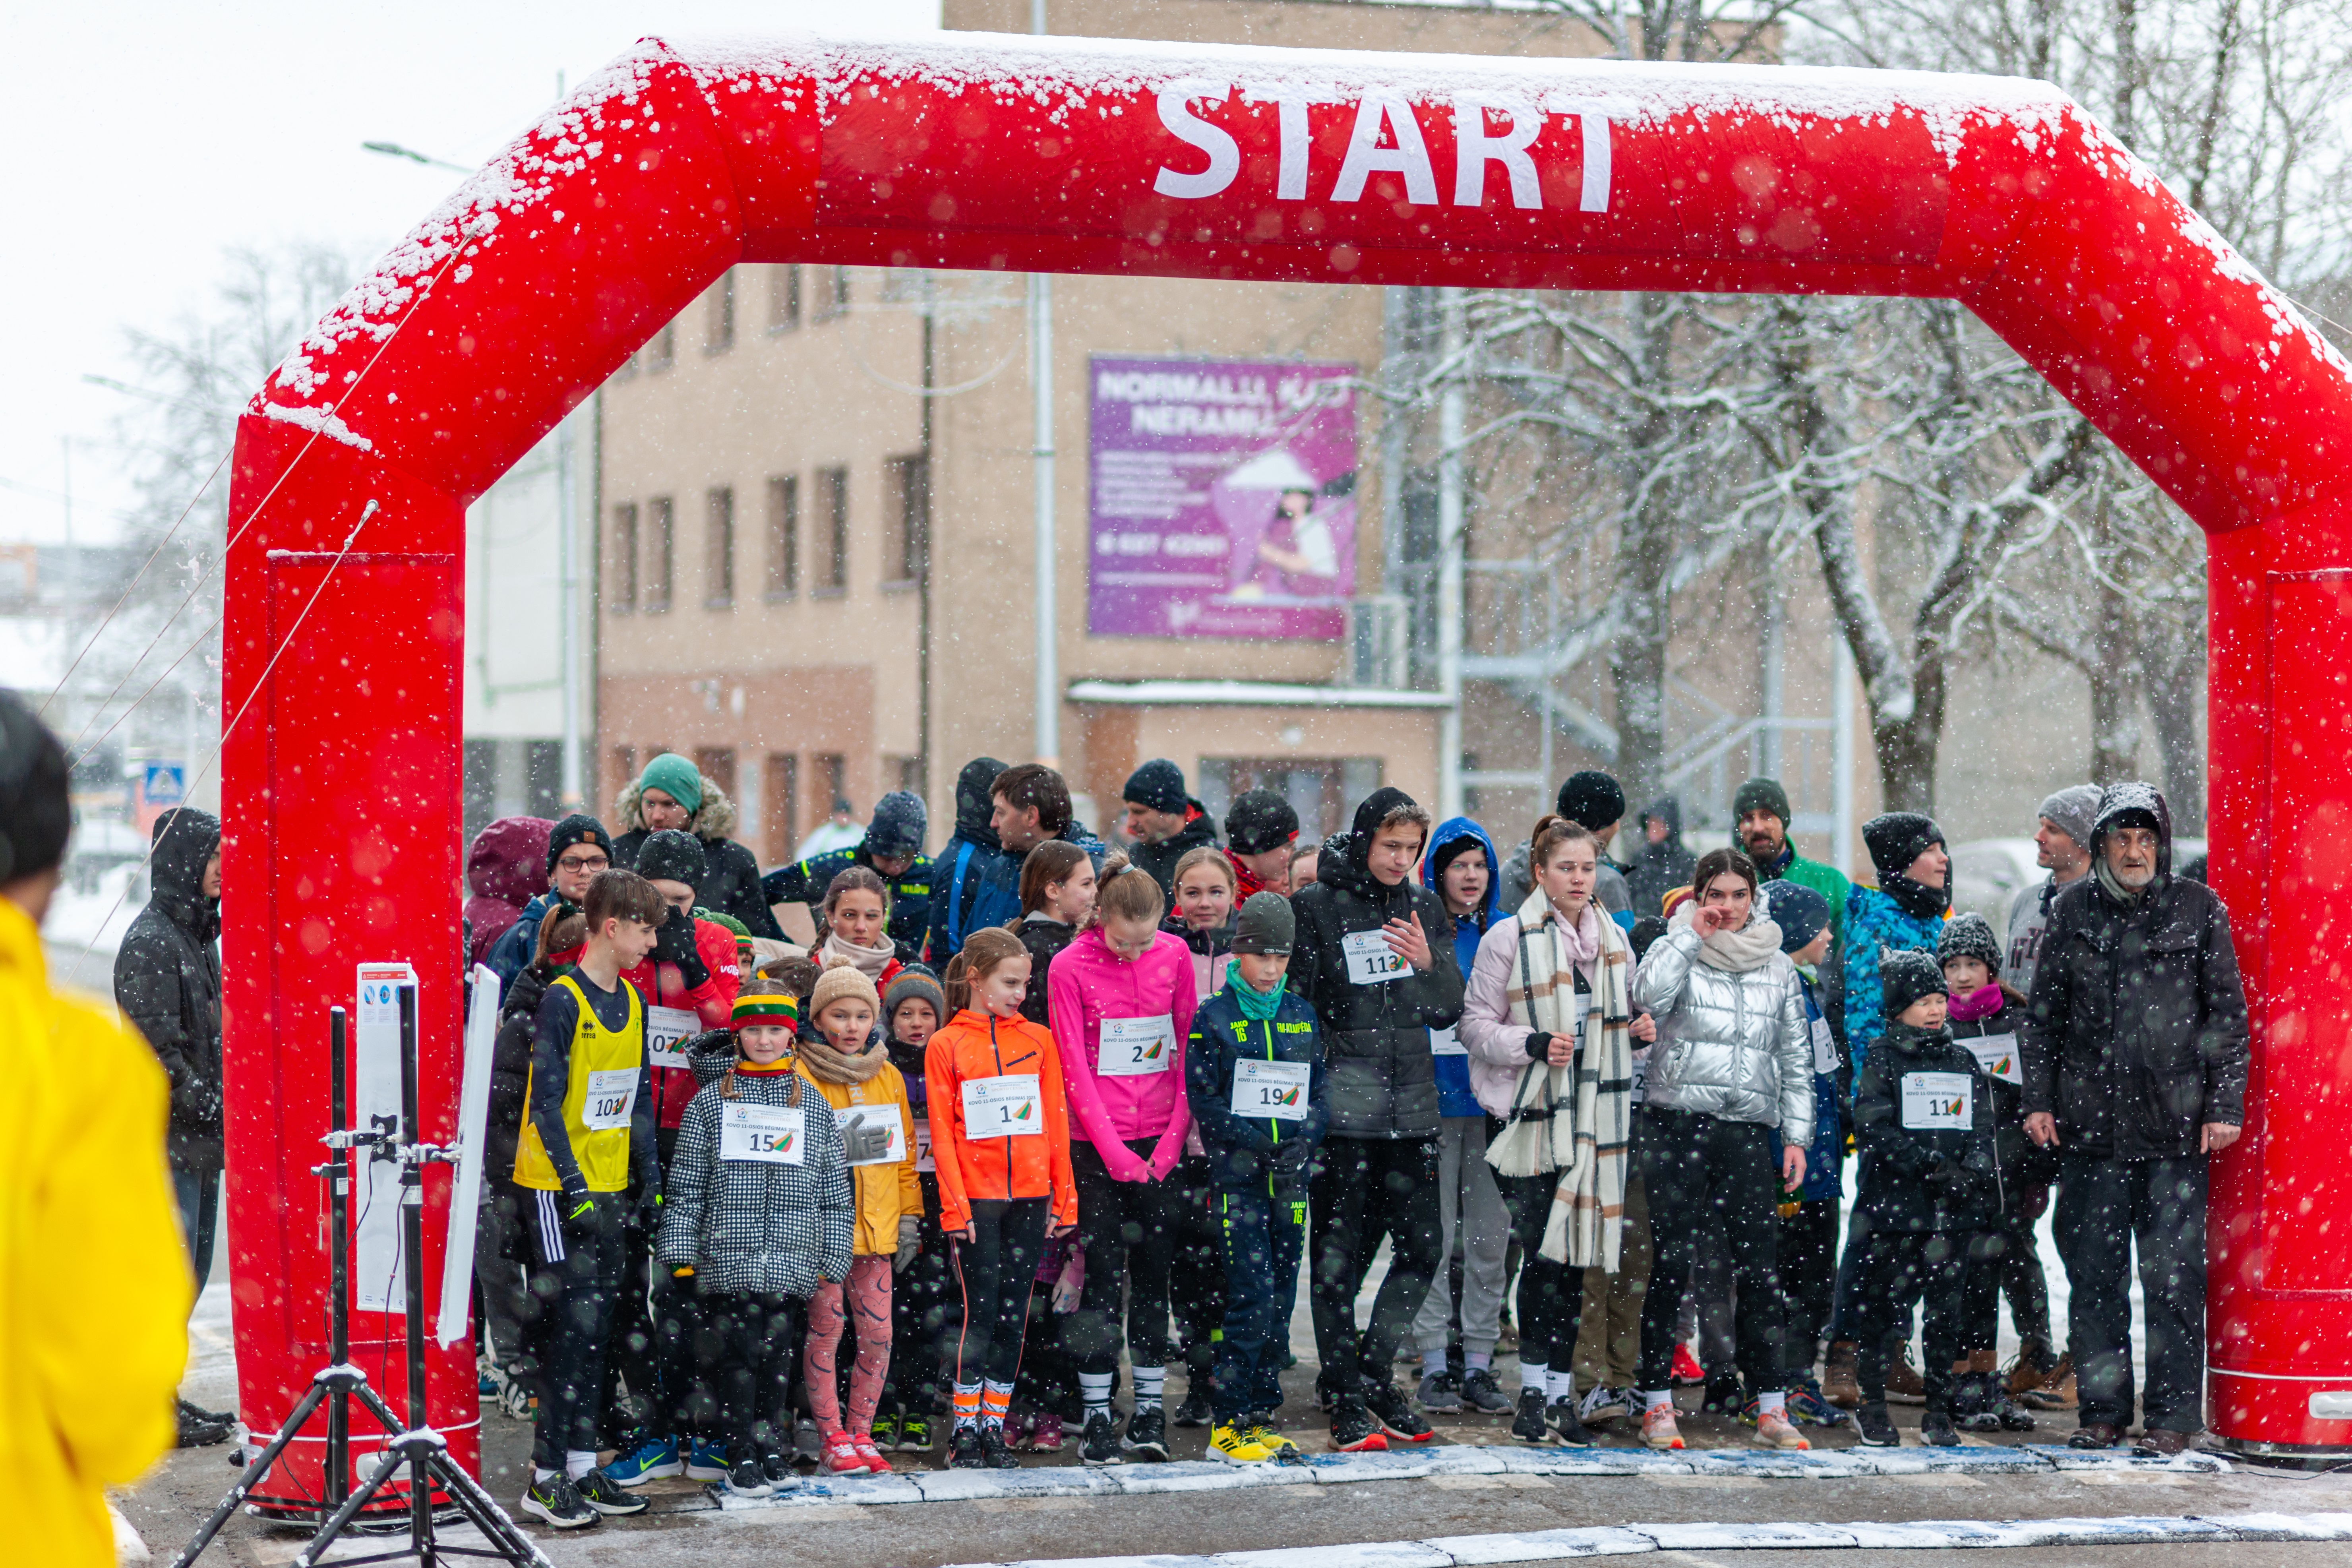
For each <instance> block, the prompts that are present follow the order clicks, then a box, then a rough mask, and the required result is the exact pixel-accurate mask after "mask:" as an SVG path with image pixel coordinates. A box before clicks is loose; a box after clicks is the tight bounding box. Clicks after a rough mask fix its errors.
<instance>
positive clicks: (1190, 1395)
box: [1174, 1377, 1216, 1426]
mask: <svg viewBox="0 0 2352 1568" xmlns="http://www.w3.org/2000/svg"><path fill="white" fill-rule="evenodd" d="M1215 1415H1216V1413H1215V1412H1214V1411H1213V1410H1211V1409H1210V1408H1209V1380H1208V1379H1207V1378H1205V1377H1199V1378H1194V1379H1193V1380H1192V1387H1191V1388H1189V1389H1187V1390H1185V1393H1184V1403H1183V1404H1181V1405H1178V1406H1177V1407H1176V1415H1175V1416H1174V1420H1175V1422H1176V1425H1177V1426H1208V1425H1209V1424H1210V1422H1211V1421H1212V1420H1213V1418H1214V1417H1215Z"/></svg>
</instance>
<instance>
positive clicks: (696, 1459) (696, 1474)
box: [686, 1437, 727, 1481]
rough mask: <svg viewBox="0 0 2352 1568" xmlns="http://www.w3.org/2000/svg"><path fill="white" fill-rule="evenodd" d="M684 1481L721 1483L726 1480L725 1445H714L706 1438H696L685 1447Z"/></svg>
mask: <svg viewBox="0 0 2352 1568" xmlns="http://www.w3.org/2000/svg"><path fill="white" fill-rule="evenodd" d="M686 1479H688V1480H689V1481H723V1480H725V1479H727V1445H726V1444H724V1443H714V1442H712V1441H711V1440H710V1439H709V1438H708V1437H697V1438H695V1439H694V1440H693V1441H692V1442H691V1443H688V1445H687V1448H686Z"/></svg>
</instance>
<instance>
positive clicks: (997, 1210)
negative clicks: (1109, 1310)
mask: <svg viewBox="0 0 2352 1568" xmlns="http://www.w3.org/2000/svg"><path fill="white" fill-rule="evenodd" d="M1052 1202H1053V1200H1052V1199H1051V1198H1009V1199H1008V1198H975V1199H973V1200H972V1205H971V1228H972V1233H973V1238H972V1239H971V1241H957V1242H950V1244H949V1249H950V1258H952V1260H953V1262H954V1265H955V1276H956V1283H957V1286H958V1288H959V1289H960V1290H961V1294H962V1297H963V1332H961V1334H959V1335H957V1336H956V1338H955V1339H954V1340H953V1341H952V1342H951V1344H950V1348H951V1350H952V1352H953V1355H954V1359H953V1360H952V1361H950V1363H948V1368H947V1370H948V1373H949V1375H950V1377H952V1378H953V1379H954V1380H955V1381H956V1383H957V1384H960V1385H961V1386H962V1387H966V1388H970V1387H972V1386H975V1385H977V1384H983V1383H984V1384H997V1385H1001V1386H1002V1388H1003V1394H1004V1399H1005V1401H1006V1403H1007V1404H1010V1402H1011V1400H1012V1397H1013V1373H1017V1372H1019V1371H1020V1370H1021V1342H1022V1336H1023V1334H1024V1331H1026V1330H1027V1328H1028V1326H1029V1288H1030V1286H1031V1285H1032V1284H1033V1283H1034V1281H1035V1279H1036V1278H1037V1263H1038V1260H1039V1258H1042V1257H1043V1256H1044V1254H1045V1226H1046V1211H1047V1209H1048V1207H1049V1206H1050V1205H1051V1204H1052ZM1090 1277H1091V1276H1090ZM958 1414H959V1415H961V1414H963V1412H961V1410H959V1412H958Z"/></svg>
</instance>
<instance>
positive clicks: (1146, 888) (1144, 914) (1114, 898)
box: [1095, 866, 1168, 926]
mask: <svg viewBox="0 0 2352 1568" xmlns="http://www.w3.org/2000/svg"><path fill="white" fill-rule="evenodd" d="M1095 907H1096V908H1097V910H1101V912H1102V917H1103V919H1105V920H1109V919H1111V918H1112V917H1113V916H1116V917H1118V919H1120V920H1123V921H1138V922H1140V923H1142V924H1146V925H1155V926H1156V925H1158V924H1159V923H1160V916H1161V915H1162V914H1164V913H1166V912H1167V909H1168V900H1167V898H1166V896H1165V895H1164V894H1162V893H1161V892H1160V884H1159V882H1158V881H1157V880H1155V879H1153V877H1152V875H1151V873H1150V872H1149V871H1147V870H1145V869H1144V868H1142V867H1140V866H1129V867H1128V868H1125V869H1124V870H1122V871H1120V872H1119V873H1118V875H1117V876H1116V877H1111V878H1109V879H1106V880H1105V881H1104V882H1103V884H1102V886H1101V888H1100V889H1099V890H1097V892H1096V894H1095Z"/></svg>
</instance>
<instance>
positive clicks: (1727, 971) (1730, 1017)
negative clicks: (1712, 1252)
mask: <svg viewBox="0 0 2352 1568" xmlns="http://www.w3.org/2000/svg"><path fill="white" fill-rule="evenodd" d="M1692 886H1693V889H1694V893H1695V896H1694V897H1693V898H1692V899H1691V900H1690V901H1689V902H1687V903H1685V904H1684V905H1683V906H1682V907H1681V908H1679V909H1677V910H1675V914H1674V918H1673V921H1672V923H1671V925H1670V926H1669V928H1668V930H1667V931H1666V934H1665V935H1664V936H1662V937H1660V938H1659V939H1658V940H1657V942H1655V943H1654V944H1653V945H1652V946H1651V948H1650V951H1649V952H1648V954H1647V955H1646V956H1644V957H1643V960H1642V967H1641V969H1640V971H1639V972H1638V973H1636V974H1635V975H1634V977H1633V1005H1634V1006H1635V1007H1636V1008H1637V1009H1646V1010H1647V1011H1648V1012H1649V1013H1650V1015H1651V1016H1652V1017H1653V1018H1654V1019H1655V1020H1656V1023H1657V1026H1658V1042H1657V1044H1656V1045H1654V1046H1653V1047H1651V1048H1650V1069H1649V1075H1648V1085H1647V1094H1646V1095H1645V1097H1644V1100H1643V1114H1642V1154H1641V1161H1642V1182H1643V1187H1644V1189H1645V1190H1646V1192H1647V1194H1648V1197H1649V1203H1650V1234H1651V1236H1652V1237H1653V1238H1654V1244H1655V1248H1656V1251H1655V1256H1654V1259H1653V1261H1652V1264H1651V1268H1650V1286H1649V1292H1648V1295H1647V1298H1646V1299H1645V1300H1644V1302H1643V1310H1642V1359H1641V1365H1640V1369H1639V1371H1638V1372H1637V1373H1636V1374H1635V1375H1636V1382H1637V1384H1639V1386H1640V1388H1641V1390H1642V1394H1643V1415H1642V1440H1643V1442H1644V1443H1646V1444H1648V1445H1649V1446H1650V1447H1654V1448H1679V1447H1682V1446H1683V1440H1682V1435H1681V1434H1680V1433H1679V1432H1678V1431H1677V1430H1676V1429H1675V1407H1674V1384H1673V1381H1672V1376H1671V1372H1670V1369H1671V1368H1672V1366H1673V1364H1674V1353H1675V1332H1676V1327H1677V1321H1678V1320H1679V1318H1680V1316H1681V1312H1682V1300H1683V1287H1684V1285H1685V1282H1686V1281H1687V1280H1688V1279H1689V1278H1690V1273H1691V1265H1692V1261H1693V1258H1694V1255H1695V1253H1696V1249H1697V1244H1698V1238H1699V1237H1701V1236H1703V1235H1709V1234H1712V1235H1715V1236H1717V1237H1719V1238H1720V1239H1721V1241H1722V1242H1723V1244H1724V1246H1725V1247H1726V1249H1727V1250H1728V1251H1729V1253H1730V1254H1731V1260H1732V1272H1733V1277H1734V1279H1736V1280H1737V1281H1738V1352H1739V1353H1738V1362H1739V1371H1740V1373H1741V1375H1742V1377H1743V1378H1744V1379H1745V1380H1746V1382H1747V1385H1748V1398H1749V1400H1750V1401H1751V1402H1752V1403H1750V1404H1749V1405H1748V1411H1749V1412H1750V1413H1751V1414H1752V1416H1753V1419H1754V1420H1755V1422H1756V1438H1757V1441H1758V1442H1759V1443H1761V1444H1762V1445H1764V1446H1765V1447H1772V1448H1808V1447H1811V1446H1812V1445H1811V1444H1810V1443H1808V1442H1806V1441H1805V1438H1804V1436H1803V1435H1802V1434H1801V1433H1800V1432H1798V1430H1797V1429H1796V1427H1795V1426H1792V1425H1791V1424H1790V1420H1789V1415H1788V1409H1787V1400H1786V1397H1785V1396H1786V1394H1787V1380H1786V1378H1785V1376H1784V1374H1783V1372H1782V1367H1783V1363H1782V1359H1781V1342H1782V1340H1783V1339H1784V1338H1785V1337H1786V1334H1787V1322H1786V1317H1787V1303H1786V1301H1785V1300H1784V1299H1783V1297H1782V1295H1781V1292H1780V1277H1779V1273H1778V1270H1777V1259H1776V1257H1775V1253H1776V1251H1777V1244H1778V1239H1779V1222H1778V1220H1777V1219H1776V1217H1775V1215H1774V1207H1775V1204H1776V1202H1777V1200H1778V1197H1779V1195H1780V1190H1781V1187H1782V1184H1784V1183H1785V1184H1790V1185H1795V1184H1800V1183H1801V1182H1802V1181H1803V1179H1804V1150H1805V1147H1806V1146H1807V1145H1808V1144H1810V1143H1811V1142H1812V1137H1813V1078H1812V1042H1811V1036H1810V1033H1809V1030H1808V1027H1807V1024H1806V1017H1805V1002H1804V992H1803V989H1802V985H1801V982H1800V980H1799V978H1798V975H1797V971H1796V968H1795V966H1794V965H1792V964H1791V963H1790V961H1789V959H1788V958H1787V957H1786V956H1785V955H1784V954H1782V952H1780V927H1779V926H1777V925H1775V924H1773V923H1772V921H1771V920H1770V918H1769V916H1767V915H1766V914H1765V913H1764V910H1763V901H1762V900H1760V899H1759V898H1758V897H1757V896H1756V895H1757V877H1756V868H1755V866H1754V864H1753V863H1752V862H1750V861H1749V860H1748V857H1747V856H1745V855H1742V854H1741V853H1739V851H1738V850H1736V849H1717V850H1714V851H1712V852H1710V853H1709V854H1707V855H1706V857H1705V858H1702V859H1701V860H1700V861H1699V863H1698V867H1697V869H1696V872H1695V874H1694V876H1693V879H1692Z"/></svg>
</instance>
